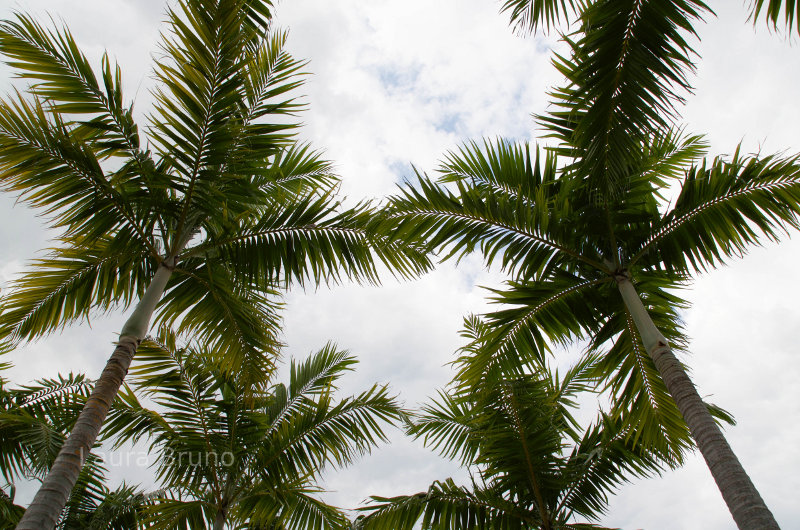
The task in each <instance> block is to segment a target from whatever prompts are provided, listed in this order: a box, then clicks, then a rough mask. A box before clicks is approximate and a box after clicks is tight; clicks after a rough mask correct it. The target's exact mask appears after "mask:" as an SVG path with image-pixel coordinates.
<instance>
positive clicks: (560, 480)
mask: <svg viewBox="0 0 800 530" xmlns="http://www.w3.org/2000/svg"><path fill="white" fill-rule="evenodd" d="M597 361H598V358H597V357H594V356H589V357H587V358H585V359H584V360H582V361H581V362H580V363H578V364H577V365H575V366H573V367H572V368H571V369H569V370H567V371H566V372H565V373H564V374H563V375H559V374H558V373H556V372H553V371H550V372H547V371H543V370H542V371H537V372H535V373H533V374H530V373H523V374H516V373H515V374H509V375H508V376H506V377H502V376H501V375H498V376H497V377H495V378H494V379H493V380H492V381H490V382H488V383H487V384H486V385H484V386H482V387H480V388H479V389H475V390H472V391H471V392H452V391H451V392H447V393H444V392H443V393H441V394H440V397H439V399H438V400H436V401H434V402H433V403H432V404H430V405H427V406H426V407H425V408H424V409H423V411H422V412H421V414H419V415H418V416H417V417H416V418H415V419H414V423H413V426H412V427H411V428H410V432H411V433H412V434H414V435H415V436H417V437H422V438H423V439H424V440H425V443H426V445H428V446H431V447H433V448H434V449H436V450H437V451H439V452H440V453H442V454H443V455H444V456H447V457H450V458H458V459H459V460H461V463H462V465H463V466H465V467H469V469H470V471H471V474H472V476H473V480H472V484H471V485H470V486H460V485H457V484H456V483H455V482H453V481H452V480H450V479H448V480H446V481H444V482H439V481H437V482H434V483H433V484H432V485H431V487H430V488H429V489H428V491H427V492H422V493H418V494H416V495H404V496H397V497H391V498H386V497H377V496H374V497H372V504H371V505H368V506H366V507H364V508H361V509H360V510H361V511H363V512H366V515H364V516H361V517H359V518H358V519H357V521H356V527H357V528H364V529H376V530H378V529H384V528H385V529H394V528H400V529H402V528H408V529H411V528H417V527H418V526H417V525H419V524H421V525H422V526H421V527H422V528H426V529H431V530H439V529H441V530H455V529H461V528H497V529H520V530H522V529H529V528H531V529H532V528H592V527H593V525H591V524H588V523H582V524H578V523H574V522H573V521H574V520H575V517H583V518H585V519H589V520H592V519H596V518H597V517H598V516H599V515H601V514H602V513H604V511H605V509H606V507H607V505H608V496H609V495H610V494H611V493H612V492H613V490H615V489H616V488H617V487H618V486H619V485H620V484H621V483H623V482H625V481H627V480H628V479H629V478H631V477H635V476H638V477H643V476H648V475H651V474H653V473H658V472H659V471H660V469H661V466H662V464H661V455H659V454H658V453H653V452H650V451H649V449H648V448H647V447H645V446H643V445H641V444H639V443H638V441H637V439H635V438H634V437H631V436H627V431H626V430H625V429H626V428H627V424H626V423H625V422H624V421H623V420H621V419H612V418H609V417H601V419H600V421H598V422H597V424H596V425H594V426H590V427H589V428H587V429H586V430H585V431H583V433H581V429H580V427H579V426H578V423H577V422H576V420H575V419H574V418H573V417H572V414H571V412H570V409H572V408H574V407H576V406H577V403H576V401H575V398H576V396H577V394H579V393H581V392H584V391H586V390H587V389H589V388H590V387H591V386H593V384H594V375H593V371H594V364H595V363H596V362H597ZM476 475H477V479H476Z"/></svg>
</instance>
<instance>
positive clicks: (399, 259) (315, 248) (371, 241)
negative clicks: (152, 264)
mask: <svg viewBox="0 0 800 530" xmlns="http://www.w3.org/2000/svg"><path fill="white" fill-rule="evenodd" d="M331 199H332V196H331V195H330V194H329V193H326V194H322V195H320V194H318V193H313V194H307V195H304V196H299V197H293V198H291V199H287V200H285V201H283V202H281V203H278V202H273V203H270V204H268V205H264V207H263V208H262V209H261V211H260V212H259V216H258V218H256V219H254V220H252V222H249V223H247V224H246V225H240V226H239V227H237V228H238V229H237V230H236V231H234V232H233V233H230V234H221V235H219V236H215V237H214V238H211V239H210V240H209V242H208V243H206V244H204V245H200V246H198V247H196V248H193V249H190V250H189V251H188V255H201V254H206V255H208V254H211V255H215V256H219V257H220V258H223V259H224V261H225V262H226V263H228V264H230V267H231V268H232V269H233V270H234V271H235V272H236V274H237V278H238V279H240V280H241V281H245V282H248V283H249V282H253V283H255V284H256V285H258V284H263V283H265V282H266V283H267V284H270V283H272V284H273V285H274V284H275V283H277V284H278V285H289V284H291V283H299V284H301V285H302V284H304V283H305V282H307V281H312V282H314V283H316V284H320V283H326V282H327V283H331V282H333V283H338V282H340V281H341V280H342V279H343V277H347V278H350V279H354V280H357V281H366V282H371V283H375V282H377V281H378V275H377V268H376V259H375V258H377V260H379V261H380V262H381V263H383V264H385V265H387V266H388V267H389V268H390V270H391V271H393V272H394V273H396V274H398V275H400V276H405V277H414V276H418V275H419V274H421V273H422V272H425V271H427V270H428V269H429V268H430V261H429V259H428V257H427V255H426V254H425V252H424V251H423V250H422V249H420V248H418V247H416V246H414V245H412V244H406V243H404V242H403V241H402V240H397V239H393V238H389V237H387V236H384V235H382V234H381V233H380V232H378V231H376V230H374V229H373V227H372V225H373V221H372V219H373V217H374V216H375V211H374V210H373V209H372V208H370V207H369V205H368V204H360V205H357V206H355V207H353V208H351V209H349V210H344V211H340V210H338V209H337V208H338V204H337V203H336V202H333V201H332V200H331Z"/></svg>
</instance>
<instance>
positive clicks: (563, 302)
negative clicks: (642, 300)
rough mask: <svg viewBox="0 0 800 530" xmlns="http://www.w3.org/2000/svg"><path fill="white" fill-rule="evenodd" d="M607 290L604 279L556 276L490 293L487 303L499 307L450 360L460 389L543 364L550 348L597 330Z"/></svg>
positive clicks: (608, 288) (542, 365)
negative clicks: (489, 300)
mask: <svg viewBox="0 0 800 530" xmlns="http://www.w3.org/2000/svg"><path fill="white" fill-rule="evenodd" d="M612 289H613V286H611V285H610V282H609V280H608V279H607V278H603V277H600V278H597V279H593V280H583V279H581V278H579V277H576V276H574V275H571V274H567V273H556V274H554V275H553V276H552V277H550V278H547V279H544V278H542V279H540V280H539V281H531V282H522V283H520V282H509V283H508V284H507V287H506V288H505V289H496V290H492V292H493V293H494V296H493V298H492V300H493V302H495V303H497V304H503V306H504V308H503V309H500V310H497V311H494V312H492V313H490V314H488V315H487V317H486V323H485V325H484V326H483V328H484V329H482V330H474V329H473V330H472V331H473V333H470V334H469V337H470V339H471V342H470V343H469V344H468V345H467V347H466V348H464V349H463V350H462V352H461V355H460V356H459V357H458V359H457V360H456V365H457V366H458V373H457V376H456V379H457V380H458V381H459V384H460V385H462V386H463V387H465V388H466V387H473V386H475V385H479V384H482V383H483V382H485V381H491V380H492V378H493V377H494V376H496V375H497V374H498V373H500V374H506V375H507V374H512V373H522V372H523V371H524V369H525V367H526V366H527V367H529V366H540V367H544V366H546V364H547V361H546V354H547V353H548V352H550V350H551V347H552V345H554V344H556V345H560V346H570V345H572V344H574V343H575V342H576V340H577V339H579V338H582V337H585V336H587V335H589V334H590V333H592V332H593V331H596V330H598V329H599V328H600V327H601V326H602V324H603V322H604V320H605V319H606V318H608V314H607V313H606V311H605V310H604V308H603V301H604V300H605V299H606V298H607V297H608V296H609V292H610V291H611V290H612ZM587 301H588V303H587ZM468 324H469V322H468ZM468 329H470V328H469V327H468ZM475 331H479V332H478V333H475Z"/></svg>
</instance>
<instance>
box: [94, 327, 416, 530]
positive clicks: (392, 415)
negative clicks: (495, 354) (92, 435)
mask: <svg viewBox="0 0 800 530" xmlns="http://www.w3.org/2000/svg"><path fill="white" fill-rule="evenodd" d="M219 359H220V356H219V355H218V354H214V353H212V352H211V351H210V350H209V349H207V348H206V347H202V346H187V347H182V346H180V345H179V344H178V343H177V337H176V336H175V335H174V334H173V333H171V332H169V331H167V330H162V332H161V333H160V336H159V337H158V339H152V340H148V341H146V342H144V343H143V344H142V346H141V347H140V351H139V353H138V354H137V358H136V360H135V362H134V367H133V368H132V372H131V375H132V380H133V384H134V387H135V388H136V389H137V390H138V393H139V394H141V395H144V396H147V397H151V398H152V399H153V400H154V404H155V405H156V408H155V409H150V408H147V407H146V406H144V405H142V404H141V402H140V401H139V399H138V398H137V396H136V393H134V392H133V391H131V390H127V391H125V392H123V393H121V395H120V400H119V401H118V402H117V404H116V405H115V407H114V409H113V410H112V412H111V417H110V420H109V422H108V425H107V432H108V434H109V435H112V436H113V435H116V443H118V444H119V443H122V442H124V441H127V440H133V441H137V440H139V439H143V438H144V439H148V440H149V441H150V443H151V447H152V448H155V449H157V450H158V451H159V452H160V453H161V455H160V458H159V459H158V460H157V461H156V464H155V465H156V469H157V472H158V478H159V479H160V481H161V482H162V485H163V487H164V490H163V491H164V496H162V497H161V498H159V499H156V500H154V503H153V507H152V510H151V511H150V512H149V513H148V515H147V517H148V519H147V521H148V523H147V524H151V525H153V526H152V527H154V528H176V527H177V528H206V526H205V523H204V521H205V522H206V523H207V524H208V525H209V527H210V526H211V525H212V524H213V525H214V528H215V529H216V528H223V525H229V526H230V527H231V528H233V527H235V528H239V527H240V526H241V525H255V526H256V527H258V528H285V529H287V530H290V529H295V528H296V529H298V530H299V529H318V528H320V529H321V528H344V527H345V526H346V524H347V518H346V516H345V515H344V513H343V512H342V511H340V510H339V509H337V508H335V507H333V506H330V505H328V504H326V503H325V502H323V501H322V500H320V499H318V498H317V497H316V494H317V493H319V492H320V491H321V490H320V489H319V488H318V487H317V486H316V480H317V478H318V476H319V474H320V473H321V472H322V471H323V469H325V468H326V467H327V466H344V465H347V464H348V463H350V462H351V461H352V460H353V459H355V458H357V457H358V456H360V455H361V454H363V453H365V452H367V451H369V450H370V449H371V448H372V447H373V446H374V445H375V444H376V443H377V442H378V441H382V440H385V437H384V433H383V430H382V427H381V423H385V422H394V421H397V420H399V419H400V418H401V417H402V416H403V412H402V410H401V409H400V408H399V407H398V405H397V403H396V402H395V400H394V399H393V398H392V397H391V396H390V395H389V393H388V389H387V388H386V387H385V386H380V385H374V386H373V387H372V388H370V389H368V390H366V391H364V392H362V393H360V394H358V395H355V396H350V397H344V398H337V397H336V396H335V393H336V392H335V391H336V385H337V380H338V379H339V378H340V377H341V376H342V375H343V374H344V373H346V372H347V371H349V370H352V369H353V366H354V365H355V363H356V361H355V359H354V358H353V357H352V356H351V355H349V354H348V353H347V352H346V351H341V350H338V349H337V348H336V347H334V346H333V345H330V344H329V345H327V346H325V347H324V348H322V349H321V350H320V351H318V352H316V353H314V354H313V355H311V356H310V357H309V358H308V359H306V360H305V361H303V362H300V363H295V362H294V361H293V362H292V363H291V367H290V370H289V380H288V384H284V383H276V382H274V380H273V379H270V380H267V381H262V382H260V383H258V384H253V383H251V382H249V378H248V377H247V376H246V374H245V373H244V371H239V372H235V373H231V372H226V371H225V370H223V366H222V364H221V363H220V362H219ZM247 527H248V528H249V527H251V526H247Z"/></svg>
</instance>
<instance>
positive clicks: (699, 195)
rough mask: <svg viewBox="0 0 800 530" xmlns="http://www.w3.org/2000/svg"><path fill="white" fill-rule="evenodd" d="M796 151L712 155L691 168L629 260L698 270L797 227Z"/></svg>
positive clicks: (799, 184)
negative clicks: (783, 154)
mask: <svg viewBox="0 0 800 530" xmlns="http://www.w3.org/2000/svg"><path fill="white" fill-rule="evenodd" d="M798 216H800V161H799V160H798V158H797V157H793V158H780V157H777V156H767V157H762V158H757V157H751V158H747V157H742V156H740V155H739V152H738V149H737V151H736V153H735V155H734V156H733V158H732V160H731V161H729V162H728V161H725V160H723V159H722V158H716V159H714V161H713V162H711V163H710V164H706V163H705V162H704V163H703V164H701V165H699V166H695V167H693V168H691V169H690V170H689V171H688V172H687V174H686V177H685V179H684V180H683V183H682V186H681V190H680V194H679V195H678V198H677V200H676V201H675V206H674V207H673V208H671V209H670V210H669V211H668V212H666V213H665V214H664V215H663V217H662V218H661V219H659V220H658V223H657V224H656V225H655V226H654V227H653V231H652V234H651V236H650V237H649V238H648V239H647V240H646V241H645V242H644V243H643V244H642V246H641V248H640V249H639V251H638V252H637V253H636V255H635V256H634V257H633V259H632V262H633V263H636V262H637V261H640V260H641V262H642V266H645V267H649V268H662V267H663V268H666V269H669V270H676V271H679V272H684V273H688V272H692V271H704V270H707V269H709V268H713V267H714V266H716V265H717V264H719V263H721V262H724V261H725V260H726V259H727V258H730V257H733V256H739V255H742V254H744V253H746V252H747V248H748V247H749V246H751V245H758V244H759V243H760V241H761V240H762V239H761V238H766V239H768V240H776V239H777V238H778V237H779V236H780V235H781V234H783V233H785V232H786V231H787V230H788V229H790V228H794V229H796V228H798V227H800V221H799V217H798Z"/></svg>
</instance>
